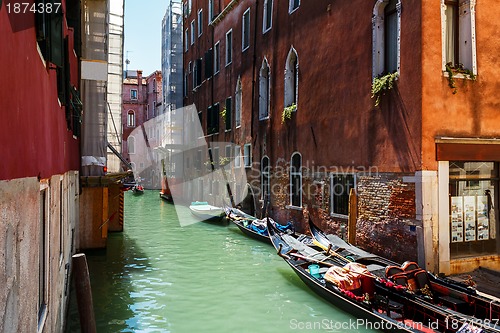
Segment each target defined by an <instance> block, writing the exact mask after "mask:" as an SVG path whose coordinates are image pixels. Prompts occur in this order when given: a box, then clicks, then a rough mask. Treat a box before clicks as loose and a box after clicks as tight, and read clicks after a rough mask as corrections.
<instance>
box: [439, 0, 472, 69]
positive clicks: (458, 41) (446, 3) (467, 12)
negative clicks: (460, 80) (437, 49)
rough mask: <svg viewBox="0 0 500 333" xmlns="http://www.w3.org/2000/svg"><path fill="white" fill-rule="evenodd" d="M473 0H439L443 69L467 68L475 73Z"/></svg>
mask: <svg viewBox="0 0 500 333" xmlns="http://www.w3.org/2000/svg"><path fill="white" fill-rule="evenodd" d="M475 3H476V1H475V0H460V1H459V0H441V22H442V26H443V28H442V29H441V31H442V34H443V36H442V40H443V71H444V70H445V69H446V66H449V67H450V68H452V69H453V68H456V69H458V68H461V67H462V68H463V69H469V70H471V71H472V72H473V73H474V74H477V64H476V36H475V35H476V28H475V22H476V18H475V8H474V5H475Z"/></svg>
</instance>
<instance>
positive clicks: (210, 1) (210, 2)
mask: <svg viewBox="0 0 500 333" xmlns="http://www.w3.org/2000/svg"><path fill="white" fill-rule="evenodd" d="M214 16H215V15H214V0H208V23H210V22H212V20H213V19H214Z"/></svg>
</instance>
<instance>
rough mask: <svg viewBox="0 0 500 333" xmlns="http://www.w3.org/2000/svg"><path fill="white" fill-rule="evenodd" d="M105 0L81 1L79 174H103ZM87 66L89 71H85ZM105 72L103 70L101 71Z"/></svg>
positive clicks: (105, 70)
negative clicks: (81, 116)
mask: <svg viewBox="0 0 500 333" xmlns="http://www.w3.org/2000/svg"><path fill="white" fill-rule="evenodd" d="M107 10H108V4H107V1H106V0H97V1H96V0H93V1H90V0H83V1H82V16H83V18H82V22H83V24H84V26H83V29H82V81H81V82H82V84H81V90H82V102H83V108H84V109H83V120H82V122H83V124H82V144H81V145H82V151H81V154H82V173H81V175H82V176H103V175H104V173H105V170H104V167H105V166H106V146H107V131H106V129H107V125H106V123H107V110H106V109H107V105H106V91H107V88H106V80H107V61H108V39H107V32H108V31H107ZM87 68H88V70H87ZM103 72H104V73H103Z"/></svg>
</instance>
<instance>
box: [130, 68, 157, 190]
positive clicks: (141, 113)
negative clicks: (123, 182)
mask: <svg viewBox="0 0 500 333" xmlns="http://www.w3.org/2000/svg"><path fill="white" fill-rule="evenodd" d="M122 94H123V95H122V98H123V106H122V126H123V140H122V151H123V156H124V157H125V158H126V159H127V160H128V161H130V162H131V163H132V166H133V168H134V173H135V175H136V177H142V178H145V179H146V181H147V183H148V185H149V183H150V182H152V179H151V176H152V175H151V174H150V173H151V172H152V170H150V171H148V172H147V174H143V171H144V170H145V169H147V168H148V167H149V166H150V165H151V163H150V162H151V157H152V156H151V154H150V152H149V151H147V144H149V145H150V146H151V147H154V145H155V144H156V143H155V142H156V140H157V138H158V137H159V132H158V131H157V128H158V127H157V126H155V124H153V123H151V122H150V123H149V124H148V125H146V126H143V125H144V124H145V123H146V122H147V121H149V120H152V119H154V118H155V117H157V116H158V115H160V114H161V113H162V100H163V97H162V75H161V71H155V72H154V73H152V74H150V75H149V76H148V77H143V76H142V71H141V70H137V71H128V72H127V76H126V78H125V79H124V81H123V90H122ZM146 142H147V144H146ZM155 182H158V180H157V179H156V180H155Z"/></svg>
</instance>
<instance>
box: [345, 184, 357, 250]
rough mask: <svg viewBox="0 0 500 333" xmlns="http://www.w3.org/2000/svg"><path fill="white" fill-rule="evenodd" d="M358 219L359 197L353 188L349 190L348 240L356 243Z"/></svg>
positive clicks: (353, 243)
mask: <svg viewBox="0 0 500 333" xmlns="http://www.w3.org/2000/svg"><path fill="white" fill-rule="evenodd" d="M357 220H358V198H357V196H356V190H355V189H353V188H351V191H350V192H349V220H348V222H347V223H348V225H347V241H348V242H349V243H351V244H352V245H356V222H357Z"/></svg>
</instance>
